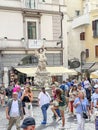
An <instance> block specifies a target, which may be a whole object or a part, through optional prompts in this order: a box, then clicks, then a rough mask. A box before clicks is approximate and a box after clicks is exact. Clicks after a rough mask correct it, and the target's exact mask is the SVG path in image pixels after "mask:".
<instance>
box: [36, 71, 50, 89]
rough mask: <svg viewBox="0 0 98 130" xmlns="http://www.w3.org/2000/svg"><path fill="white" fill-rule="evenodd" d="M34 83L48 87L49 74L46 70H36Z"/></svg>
mask: <svg viewBox="0 0 98 130" xmlns="http://www.w3.org/2000/svg"><path fill="white" fill-rule="evenodd" d="M34 83H35V85H37V86H38V87H40V88H41V87H45V88H49V87H50V86H51V76H50V73H49V72H47V71H41V72H36V75H35V77H34Z"/></svg>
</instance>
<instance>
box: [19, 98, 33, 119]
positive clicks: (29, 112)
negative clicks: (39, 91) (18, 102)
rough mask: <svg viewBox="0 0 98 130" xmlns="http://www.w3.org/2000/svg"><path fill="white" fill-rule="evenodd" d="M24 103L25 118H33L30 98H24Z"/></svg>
mask: <svg viewBox="0 0 98 130" xmlns="http://www.w3.org/2000/svg"><path fill="white" fill-rule="evenodd" d="M22 102H23V104H24V110H25V117H28V116H31V117H32V116H33V112H32V103H31V102H30V99H29V97H28V96H24V98H23V100H22Z"/></svg>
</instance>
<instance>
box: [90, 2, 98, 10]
mask: <svg viewBox="0 0 98 130" xmlns="http://www.w3.org/2000/svg"><path fill="white" fill-rule="evenodd" d="M96 9H98V2H97V4H93V3H91V11H92V10H96Z"/></svg>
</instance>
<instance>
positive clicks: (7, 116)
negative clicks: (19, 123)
mask: <svg viewBox="0 0 98 130" xmlns="http://www.w3.org/2000/svg"><path fill="white" fill-rule="evenodd" d="M8 106H9V103H8V104H7V107H6V110H5V111H6V119H8V120H9V119H10V116H9V113H8V111H9V107H8Z"/></svg>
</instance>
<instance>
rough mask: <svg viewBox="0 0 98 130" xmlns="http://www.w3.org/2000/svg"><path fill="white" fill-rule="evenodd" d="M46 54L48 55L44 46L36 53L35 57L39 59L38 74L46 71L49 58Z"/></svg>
mask: <svg viewBox="0 0 98 130" xmlns="http://www.w3.org/2000/svg"><path fill="white" fill-rule="evenodd" d="M45 53H46V48H45V47H44V46H42V48H39V49H38V50H37V51H35V56H37V57H38V66H37V72H43V71H46V65H47V57H46V55H45Z"/></svg>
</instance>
